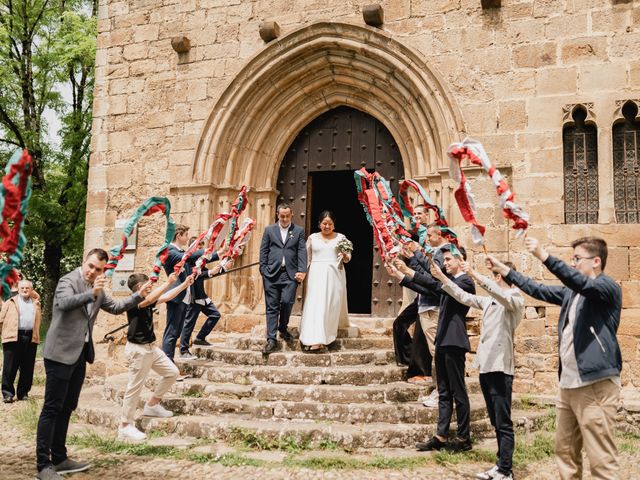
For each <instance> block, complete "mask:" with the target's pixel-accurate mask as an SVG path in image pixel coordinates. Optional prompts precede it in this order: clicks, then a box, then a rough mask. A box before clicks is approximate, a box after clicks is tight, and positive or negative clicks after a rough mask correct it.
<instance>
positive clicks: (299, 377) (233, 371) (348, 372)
mask: <svg viewBox="0 0 640 480" xmlns="http://www.w3.org/2000/svg"><path fill="white" fill-rule="evenodd" d="M176 363H177V364H178V365H179V366H180V369H181V371H182V372H183V373H184V374H188V375H190V376H192V377H196V378H202V379H206V380H208V381H210V382H215V383H239V384H243V385H250V384H255V383H265V382H267V383H292V384H297V385H377V384H386V383H392V382H401V381H403V380H404V372H405V370H406V367H398V366H395V365H362V366H341V367H296V368H291V367H289V366H284V367H276V366H270V365H256V366H235V365H227V364H224V363H221V362H214V361H210V360H189V361H180V360H177V359H176Z"/></svg>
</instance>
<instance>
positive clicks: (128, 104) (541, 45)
mask: <svg viewBox="0 0 640 480" xmlns="http://www.w3.org/2000/svg"><path fill="white" fill-rule="evenodd" d="M368 3H371V2H370V1H369V0H359V1H354V0H350V1H349V0H348V1H344V0H322V1H317V0H294V1H292V0H255V1H249V0H226V1H222V0H129V1H112V0H101V2H100V9H99V32H100V33H99V37H98V51H97V69H96V89H95V102H94V124H93V141H92V155H91V168H90V172H89V190H90V193H89V198H88V207H87V230H86V237H85V246H86V247H87V248H89V247H91V246H95V245H104V246H106V245H109V244H110V243H111V242H112V240H113V231H114V222H115V220H116V218H122V217H126V216H127V215H128V214H129V213H130V212H132V210H133V209H134V208H135V206H136V205H137V204H138V203H139V202H140V201H142V200H143V199H145V198H146V197H148V196H151V195H168V196H170V197H171V199H172V203H173V215H174V218H175V219H176V220H177V221H183V222H185V223H188V224H190V225H191V226H192V228H193V229H194V230H200V229H203V228H205V227H206V225H207V224H208V223H209V219H210V218H211V217H212V216H213V215H214V214H215V213H217V212H218V211H221V210H224V209H226V208H227V207H228V205H229V202H230V201H232V200H233V198H234V196H235V192H236V191H237V189H238V188H239V186H240V185H242V184H243V183H248V184H249V185H251V186H252V187H254V189H253V191H252V192H251V193H250V206H249V208H248V213H249V214H250V215H251V216H253V217H254V218H257V219H258V229H257V230H258V231H260V230H261V228H262V227H263V226H264V225H265V224H266V223H268V222H269V220H270V219H271V218H272V215H273V210H274V201H275V187H274V184H275V175H276V174H277V173H274V172H277V167H278V165H279V162H280V160H281V158H282V157H281V155H282V153H283V152H284V151H285V150H286V148H287V147H288V145H289V142H290V141H291V140H292V139H293V138H294V137H295V135H296V134H297V133H298V132H299V130H300V129H301V128H302V126H304V123H301V122H302V121H306V120H305V118H309V117H310V118H312V116H314V115H315V114H317V113H321V112H322V111H323V110H326V109H328V108H331V107H332V106H335V105H338V104H341V103H346V104H350V105H352V106H356V107H357V108H362V109H364V110H365V111H369V112H370V113H371V114H375V115H376V116H377V117H378V118H379V119H380V120H381V121H383V123H385V125H386V126H387V127H388V128H389V129H390V131H391V132H392V133H393V134H394V137H395V138H396V141H397V142H398V144H399V145H401V148H404V149H405V150H403V159H404V161H405V165H406V168H407V172H406V173H407V176H411V177H414V178H418V179H420V180H421V181H423V182H427V181H428V182H429V189H430V191H431V193H432V194H433V196H434V197H435V198H436V199H437V201H439V202H440V203H441V204H442V205H443V207H444V208H445V210H446V212H447V214H448V217H449V218H450V219H452V220H453V222H452V223H453V225H454V226H455V227H456V228H457V229H458V230H459V231H461V233H463V235H462V238H463V239H465V241H466V242H467V243H468V240H469V237H468V234H467V229H465V228H464V227H463V224H462V220H461V217H460V216H459V214H458V213H457V212H456V211H455V210H454V209H453V208H452V204H453V190H454V185H453V184H452V182H451V180H450V179H449V178H448V173H447V170H446V159H445V155H444V148H442V146H443V145H444V146H445V147H446V144H447V143H448V142H449V141H453V140H459V139H461V138H463V137H464V136H465V135H469V136H471V137H473V138H476V139H478V140H480V141H481V142H483V144H484V146H485V148H486V149H487V151H488V153H489V156H490V158H491V159H492V160H493V162H494V163H495V164H497V165H499V166H502V167H503V168H502V170H503V173H505V174H507V175H508V177H509V181H510V182H511V183H512V186H513V188H514V190H515V191H516V192H517V200H518V201H519V203H521V204H522V205H523V206H524V207H525V209H527V210H528V211H529V212H530V214H531V224H532V227H531V229H530V233H529V234H530V235H532V236H536V237H538V238H540V239H541V240H542V241H543V242H544V243H545V244H547V245H549V247H550V249H551V250H552V251H553V252H554V253H557V254H559V255H561V256H563V257H564V258H568V254H569V250H570V249H569V243H570V240H571V239H573V238H576V237H578V236H582V235H585V234H597V235H602V236H604V237H605V238H606V239H607V241H608V242H609V245H610V247H611V250H610V259H609V266H608V268H607V271H608V273H609V274H610V275H612V276H613V277H614V278H616V279H617V280H619V281H620V282H621V285H622V288H623V292H624V308H625V310H624V314H623V319H622V323H621V326H620V330H619V339H620V344H621V347H622V351H623V357H624V360H625V362H626V363H625V369H624V373H623V381H624V382H625V384H629V382H634V383H636V384H640V376H639V374H638V373H637V372H639V371H640V368H638V367H640V342H639V336H640V268H639V267H640V247H639V246H638V240H639V239H640V227H639V226H638V225H618V224H616V223H615V217H614V204H613V175H612V140H611V126H612V124H613V122H614V120H615V119H616V118H618V116H619V106H620V101H624V100H628V99H638V98H640V58H638V54H637V45H639V44H640V8H638V6H639V5H638V1H637V0H635V1H632V2H621V1H615V0H613V1H611V2H603V1H601V0H503V2H502V3H503V6H502V7H501V8H500V9H491V10H482V8H481V6H480V1H479V0H429V1H427V0H419V1H418V0H413V1H411V0H391V1H384V2H381V4H382V6H383V7H384V11H385V23H384V25H383V27H382V28H381V29H374V28H372V27H367V26H366V25H364V22H363V20H362V15H361V7H362V5H364V4H368ZM264 20H273V21H276V22H277V23H278V24H279V25H280V27H281V31H282V33H281V37H280V39H279V40H276V41H274V42H275V43H274V42H272V43H271V44H268V45H267V44H265V43H264V42H263V41H262V40H261V38H260V36H259V35H258V27H259V24H260V23H261V22H262V21H264ZM334 25H335V26H334ZM331 29H333V30H334V32H333V36H332V37H331V38H332V39H333V40H331V41H330V42H328V43H327V42H325V43H322V44H318V49H319V50H320V53H321V51H322V49H323V48H329V47H327V45H328V44H329V43H332V44H333V46H332V47H331V48H332V49H333V50H332V52H333V53H332V54H331V55H332V58H333V60H331V62H333V63H330V64H321V63H317V62H316V60H315V59H314V60H313V61H314V62H316V63H313V62H312V61H311V58H312V57H311V55H312V51H311V50H312V49H311V48H309V49H308V50H309V52H307V53H305V55H309V60H308V67H307V68H306V69H304V68H302V69H300V70H298V71H296V70H293V66H292V67H290V69H289V70H288V71H287V68H288V65H294V63H295V62H293V60H292V61H291V62H290V63H288V62H285V63H284V64H283V62H280V63H279V60H278V59H279V55H280V54H281V55H294V53H295V51H293V50H295V49H294V47H295V48H298V45H304V44H305V42H307V43H310V42H313V41H315V39H316V38H317V37H318V36H319V35H320V33H322V32H325V33H326V32H327V31H329V30H331ZM341 32H343V33H341ZM323 34H324V33H323ZM182 35H184V36H186V37H188V38H189V39H190V42H191V45H192V48H191V50H190V51H189V52H188V53H183V54H177V53H176V52H175V51H174V50H173V49H172V47H171V38H172V37H175V36H182ZM341 35H343V38H344V40H343V41H341V40H340V37H341ZM294 38H295V40H296V41H297V42H299V43H298V44H295V43H294V41H293V39H294ZM357 42H361V43H357ZM354 45H355V46H354ZM341 50H343V51H345V52H348V53H349V55H345V57H344V58H339V54H336V53H335V52H339V51H341ZM376 50H379V51H380V52H381V54H380V56H379V58H378V57H376V56H375V52H376ZM316 54H317V52H316ZM301 55H302V54H301ZM327 57H329V54H327ZM347 57H349V58H347ZM387 57H394V58H392V60H389V61H388V62H387V60H385V59H386V58H387ZM287 58H289V57H287ZM291 58H294V59H295V57H293V56H292V57H291ZM305 58H306V57H303V58H302V60H301V62H302V64H303V65H304V62H305V61H306V60H305ZM314 58H315V57H314ZM345 58H346V60H345ZM398 59H399V60H398ZM343 61H344V62H346V63H345V65H346V67H345V69H344V70H339V65H341V63H340V62H343ZM385 62H386V63H385ZM365 64H368V66H366V67H363V65H365ZM372 65H373V67H371V66H372ZM379 66H383V67H384V68H378V71H379V73H378V76H375V74H374V73H372V72H374V71H376V70H375V69H376V68H377V67H379ZM258 67H260V68H262V70H258ZM418 67H419V68H418ZM365 68H369V70H365ZM323 69H324V70H326V71H327V72H329V73H328V74H329V75H333V77H331V76H329V80H328V81H327V80H326V78H323V77H322V76H321V75H322V72H323ZM412 69H413V70H412ZM414 70H415V71H414ZM349 71H352V72H360V71H363V72H364V71H366V72H367V73H366V74H363V75H364V77H363V78H356V76H357V75H356V74H353V75H352V76H351V77H349ZM265 72H266V73H265ZM282 72H284V73H282ZM336 72H340V75H338V74H337V73H336ZM284 74H288V76H284ZM313 75H316V76H315V77H314V76H313ZM403 75H404V76H403ZM420 75H422V77H421V78H418V79H416V78H417V77H420ZM303 77H305V78H306V77H311V78H310V80H309V82H308V83H305V81H304V80H303ZM296 78H298V79H299V81H296ZM275 79H278V82H280V83H277V85H275V82H276V80H275ZM285 79H288V80H287V81H285ZM270 80H273V83H274V85H275V86H274V85H269V83H270ZM400 80H401V81H400ZM338 83H340V85H339V87H340V88H339V89H336V90H335V91H331V92H330V93H327V92H328V90H327V89H331V88H332V86H331V85H335V84H338ZM367 84H369V85H370V87H369V89H368V90H367ZM377 85H383V86H384V88H381V89H378V90H376V86H377ZM270 88H271V89H276V90H281V93H282V95H283V96H286V97H287V101H291V102H293V100H290V99H300V98H301V99H302V100H300V103H297V104H294V103H290V104H288V105H289V106H286V108H285V106H281V105H275V104H269V103H265V102H268V101H269V98H264V97H269V96H271V95H272V94H271V93H270V92H272V91H274V90H269V89H270ZM388 88H394V89H395V90H394V94H393V95H389V96H390V97H393V96H398V95H402V94H406V95H408V98H409V99H410V100H407V101H405V100H403V105H402V106H394V105H393V98H383V97H385V92H384V90H385V89H388ZM403 88H404V89H405V91H404V92H403V90H402V89H403ZM247 92H249V93H247ZM261 92H263V94H262V95H261ZM395 92H397V93H395ZM274 95H275V94H274ZM411 99H412V100H411ZM283 101H284V100H283ZM576 104H585V105H587V107H588V108H589V113H590V118H592V119H593V121H594V122H595V123H596V124H597V126H598V156H599V195H600V211H599V223H598V224H597V225H565V224H564V220H563V218H564V215H563V180H562V127H563V125H564V123H565V122H566V120H567V115H566V112H567V111H569V112H570V111H571V108H572V107H570V106H571V105H576ZM369 105H371V106H370V107H369ZM567 106H569V107H567ZM367 108H370V110H367ZM376 108H377V110H374V109H376ZM394 109H395V110H394ZM314 112H317V113H314ZM405 112H406V115H405V114H404V113H405ZM305 115H306V117H305ZM297 117H300V118H301V120H300V121H297V120H296V118H297ZM405 117H410V118H409V120H407V119H406V118H405ZM310 118H309V119H310ZM279 120H282V121H281V122H280V123H278V122H279ZM223 121H224V123H220V122H223ZM216 122H218V123H216ZM420 127H422V130H420ZM257 137H260V138H259V139H258V138H257ZM421 137H424V139H422V138H421ZM249 138H251V141H249ZM260 142H262V143H260ZM468 175H469V176H470V177H471V180H472V182H473V186H474V191H475V192H476V196H477V198H478V199H479V201H480V203H479V215H478V218H479V219H480V221H481V222H483V223H486V224H487V226H488V227H489V230H488V233H487V246H488V249H489V250H490V251H493V252H498V253H500V254H502V255H504V256H507V255H509V256H510V257H511V258H512V259H514V260H515V262H516V264H517V266H518V268H519V269H520V270H521V271H523V272H525V273H526V274H530V275H533V276H535V277H536V278H539V279H544V280H550V278H549V277H548V274H547V273H546V272H545V271H544V270H543V269H542V267H541V266H540V265H539V263H538V262H536V261H533V260H532V259H531V258H530V257H529V256H528V255H526V254H524V253H522V245H521V242H520V241H519V240H516V239H515V238H514V237H513V235H512V234H509V230H508V226H507V225H506V223H505V221H504V219H503V218H502V217H501V215H500V212H499V211H498V210H497V209H496V208H495V204H496V197H495V192H494V190H493V187H492V186H491V185H490V184H489V182H488V181H487V180H486V178H485V177H483V176H482V175H481V172H478V171H477V170H474V169H470V170H469V173H468ZM161 238H162V225H161V223H160V220H159V219H153V218H152V219H145V221H144V223H143V224H142V225H141V227H140V232H139V241H138V250H137V252H136V268H137V269H141V270H143V269H145V268H148V265H150V263H151V258H152V256H153V254H154V249H155V248H157V245H158V244H159V243H160V240H161ZM258 241H259V235H256V236H255V237H254V238H253V240H252V242H251V245H250V247H249V249H248V251H247V252H246V254H245V255H246V257H247V258H248V259H249V258H250V259H254V258H256V257H257V243H258ZM477 258H479V257H477ZM212 288H213V291H212V292H211V294H212V296H213V297H214V298H216V299H217V300H218V301H219V302H220V303H221V304H222V305H223V307H224V309H225V310H226V311H228V312H236V313H238V314H242V313H248V312H257V313H260V312H261V309H262V291H261V282H260V280H259V277H257V272H256V271H255V270H254V271H246V272H245V273H243V274H242V275H241V276H239V277H235V278H233V279H229V280H228V281H227V282H219V283H217V284H216V285H215V286H214V287H212ZM528 306H529V307H531V308H529V309H528V310H527V315H528V317H527V319H526V320H524V321H523V324H522V326H521V327H520V329H519V332H518V340H517V343H516V348H517V350H518V353H519V360H518V362H519V363H518V381H519V385H520V388H522V389H538V390H540V389H543V390H544V389H550V388H552V387H553V386H554V385H555V381H556V380H555V378H556V377H555V375H556V374H555V368H556V361H557V360H556V354H555V351H556V346H555V328H556V327H555V324H556V321H557V316H558V309H557V308H556V307H551V306H548V305H542V304H540V303H539V302H536V301H534V300H532V299H529V300H528ZM110 323H114V321H113V320H111V321H110ZM103 326H104V325H103Z"/></svg>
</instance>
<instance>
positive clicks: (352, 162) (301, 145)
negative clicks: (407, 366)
mask: <svg viewBox="0 0 640 480" xmlns="http://www.w3.org/2000/svg"><path fill="white" fill-rule="evenodd" d="M362 167H365V168H366V169H367V170H369V171H373V170H377V171H378V172H379V173H380V174H381V175H382V176H383V177H385V178H386V179H387V180H388V181H389V182H390V184H391V189H392V190H393V192H394V194H397V192H398V183H399V181H401V180H402V179H403V178H404V167H403V164H402V158H401V156H400V153H399V151H398V146H397V145H396V143H395V141H394V139H393V137H392V136H391V133H390V132H389V130H388V129H387V128H386V127H385V126H384V125H383V124H382V123H381V122H379V121H378V120H376V119H375V118H374V117H372V116H371V115H368V114H366V113H364V112H361V111H359V110H355V109H353V108H349V107H338V108H335V109H333V110H329V111H328V112H325V113H324V114H322V115H321V116H319V117H317V118H316V119H315V120H313V121H312V122H311V123H310V124H308V125H307V126H306V127H305V128H304V129H303V130H302V131H301V132H300V133H299V134H298V136H297V138H296V139H295V140H294V141H293V143H292V144H291V146H290V147H289V149H288V150H287V153H286V154H285V157H284V159H283V160H282V163H281V165H280V171H279V174H278V180H277V189H278V192H279V194H278V203H280V202H287V203H289V204H291V206H292V208H293V221H294V223H296V224H298V225H301V226H303V227H304V228H305V231H306V234H307V236H308V235H310V234H311V233H314V232H317V231H318V230H319V229H318V217H319V215H320V213H321V212H322V211H323V210H331V211H332V212H334V214H335V215H336V231H338V232H340V233H343V234H344V235H346V236H347V238H349V239H350V240H351V241H352V242H353V245H354V252H353V256H352V260H351V262H350V263H349V264H347V265H346V267H345V269H346V275H347V297H348V304H349V305H348V308H349V313H350V314H370V315H371V316H374V317H392V316H395V315H397V313H398V311H399V309H400V307H401V304H402V288H401V287H400V285H398V282H397V281H396V280H395V279H391V278H390V277H389V275H388V274H387V272H386V270H385V268H384V266H383V264H382V260H381V258H380V255H379V254H378V252H377V247H376V246H375V243H374V241H373V231H372V228H371V225H370V224H369V222H368V221H367V219H366V216H365V213H364V210H363V208H362V206H361V205H360V203H359V202H358V198H357V191H356V185H355V182H354V179H353V172H354V171H355V170H357V169H360V168H362ZM303 296H304V295H303V292H302V289H299V290H298V296H297V298H296V305H295V307H294V312H295V311H298V312H299V311H300V310H301V307H302V302H303Z"/></svg>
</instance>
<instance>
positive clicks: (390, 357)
mask: <svg viewBox="0 0 640 480" xmlns="http://www.w3.org/2000/svg"><path fill="white" fill-rule="evenodd" d="M191 351H192V352H193V354H194V355H196V356H197V357H200V358H204V359H207V360H213V361H214V362H223V363H226V364H228V365H246V366H258V365H269V366H274V367H342V366H355V365H389V364H394V365H395V355H394V353H393V350H358V351H344V352H327V353H302V352H275V353H272V354H270V355H264V354H262V353H261V352H255V351H252V350H237V349H229V348H217V347H215V346H213V347H192V349H191Z"/></svg>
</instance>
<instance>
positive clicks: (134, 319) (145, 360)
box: [118, 272, 194, 442]
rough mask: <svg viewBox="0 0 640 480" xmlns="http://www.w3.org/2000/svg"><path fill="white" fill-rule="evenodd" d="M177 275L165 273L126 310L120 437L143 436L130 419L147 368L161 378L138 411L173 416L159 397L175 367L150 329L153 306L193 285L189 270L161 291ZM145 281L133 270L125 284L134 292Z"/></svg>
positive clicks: (172, 379)
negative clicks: (126, 368) (125, 369)
mask: <svg viewBox="0 0 640 480" xmlns="http://www.w3.org/2000/svg"><path fill="white" fill-rule="evenodd" d="M178 275H179V273H177V272H173V273H172V274H171V275H169V276H168V277H167V281H166V282H165V283H164V284H163V285H160V286H159V287H157V288H156V289H155V290H153V291H152V292H151V293H149V294H148V295H147V296H146V298H145V300H143V301H142V302H140V304H139V305H138V307H137V308H133V309H131V310H129V311H127V320H128V321H129V329H128V331H127V345H126V346H125V349H124V351H125V355H126V357H127V361H128V362H129V382H128V384H127V390H126V392H125V394H124V399H123V401H122V420H121V424H120V426H119V428H118V439H120V440H125V441H134V442H136V441H141V440H144V439H145V438H146V437H147V436H146V435H145V434H144V433H143V432H141V431H140V430H138V429H137V428H136V427H135V425H134V423H133V421H134V415H135V413H136V408H137V407H138V401H139V399H140V393H141V392H142V387H143V386H144V382H145V380H146V379H147V376H148V375H149V371H150V370H153V371H154V372H156V373H157V374H158V375H160V377H161V379H160V382H159V383H158V385H157V386H156V389H155V392H154V393H153V395H152V396H151V398H150V399H149V400H148V401H147V403H146V404H145V406H144V410H143V412H142V414H143V415H145V416H150V417H164V418H167V417H171V416H173V413H172V412H170V411H169V410H167V409H165V408H164V407H163V406H162V405H160V400H161V399H162V396H163V395H164V394H165V393H167V391H168V390H169V388H171V385H173V383H174V382H175V381H176V378H177V377H178V374H179V370H178V367H176V365H175V364H174V363H173V362H172V361H171V359H170V358H169V357H167V355H166V354H165V353H164V352H163V351H162V350H160V349H159V348H158V347H156V346H155V345H154V342H155V340H156V336H155V333H154V332H153V309H154V308H155V306H156V305H158V304H159V303H165V302H168V301H169V300H171V299H173V298H175V297H176V296H178V294H180V293H181V292H183V291H184V290H186V289H187V288H188V287H189V286H191V285H193V280H194V274H191V275H189V276H187V277H186V279H185V280H184V282H182V283H181V284H180V285H178V286H177V287H176V288H173V289H172V290H170V291H169V292H167V293H165V292H166V291H167V289H168V288H169V287H171V285H173V284H174V283H175V282H176V280H177V279H178ZM148 281H149V277H147V276H146V275H144V274H142V273H134V274H132V275H130V276H129V280H128V281H127V286H128V287H129V289H130V290H131V291H132V292H134V293H135V292H140V291H141V290H142V289H145V288H148V285H149V284H148V283H147V282H148Z"/></svg>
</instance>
